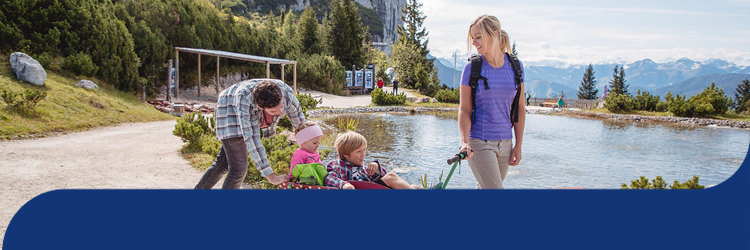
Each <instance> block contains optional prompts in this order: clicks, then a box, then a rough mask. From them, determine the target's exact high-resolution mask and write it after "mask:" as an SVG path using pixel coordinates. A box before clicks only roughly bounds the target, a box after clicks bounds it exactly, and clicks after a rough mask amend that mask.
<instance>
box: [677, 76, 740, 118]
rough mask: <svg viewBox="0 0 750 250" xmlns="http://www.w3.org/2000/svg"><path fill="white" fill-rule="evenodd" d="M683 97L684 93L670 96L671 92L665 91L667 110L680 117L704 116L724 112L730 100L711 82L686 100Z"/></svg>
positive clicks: (727, 108)
mask: <svg viewBox="0 0 750 250" xmlns="http://www.w3.org/2000/svg"><path fill="white" fill-rule="evenodd" d="M685 98H686V96H684V95H683V96H680V95H676V96H675V97H672V94H671V93H667V96H666V100H667V101H666V102H667V103H669V105H668V106H669V112H672V114H674V115H676V116H681V117H695V116H698V117H705V116H710V115H717V114H724V113H726V112H727V110H729V106H730V105H731V102H732V101H731V99H729V98H727V97H726V96H725V95H724V91H723V90H721V89H719V88H716V86H715V85H714V84H713V83H711V86H710V87H707V88H706V90H704V91H703V92H701V93H700V94H698V95H695V96H693V97H691V98H690V99H689V100H687V101H686V100H685Z"/></svg>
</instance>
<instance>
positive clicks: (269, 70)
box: [266, 62, 271, 78]
mask: <svg viewBox="0 0 750 250" xmlns="http://www.w3.org/2000/svg"><path fill="white" fill-rule="evenodd" d="M266 78H271V63H269V62H266Z"/></svg>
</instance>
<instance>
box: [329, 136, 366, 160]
mask: <svg viewBox="0 0 750 250" xmlns="http://www.w3.org/2000/svg"><path fill="white" fill-rule="evenodd" d="M333 146H334V147H335V148H336V151H337V152H338V153H339V157H340V158H344V155H348V154H350V153H351V152H353V151H354V150H357V149H358V148H361V147H362V146H367V139H365V137H364V136H362V135H360V134H359V133H357V132H354V131H346V132H345V133H341V134H339V135H338V136H336V141H335V142H334V143H333Z"/></svg>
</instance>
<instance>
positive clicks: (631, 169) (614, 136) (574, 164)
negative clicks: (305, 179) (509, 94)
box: [321, 112, 750, 189]
mask: <svg viewBox="0 0 750 250" xmlns="http://www.w3.org/2000/svg"><path fill="white" fill-rule="evenodd" d="M455 117H456V113H455V112H454V113H445V114H437V115H405V114H385V113H380V114H353V115H338V116H335V117H328V118H323V119H321V120H323V121H324V122H325V124H326V125H328V126H327V127H328V128H330V129H327V138H326V140H328V143H327V144H328V145H333V140H334V139H335V135H333V133H335V132H334V131H335V130H336V128H337V125H338V119H339V118H342V119H346V118H354V119H357V120H359V124H358V126H357V129H356V131H357V132H359V133H361V134H363V135H364V136H365V137H366V138H367V140H368V148H367V157H366V161H368V162H369V161H371V160H373V159H378V160H379V161H380V162H381V164H382V165H383V166H385V167H386V168H387V169H388V170H389V171H392V172H395V173H397V174H399V176H401V177H402V178H404V179H405V180H407V181H408V182H410V183H412V184H421V181H420V176H423V175H424V174H427V179H428V180H429V182H430V183H434V182H435V181H437V179H438V177H439V176H440V174H441V171H443V172H444V173H443V179H445V176H447V175H448V172H449V171H450V167H451V166H449V165H447V164H446V160H447V159H448V158H450V157H452V156H453V155H455V154H456V153H457V151H458V148H459V146H460V139H459V132H458V123H457V121H456V118H455ZM323 143H324V144H326V141H325V140H324V142H323ZM749 145H750V131H747V130H740V129H731V128H716V127H694V128H687V127H681V126H676V125H672V124H664V123H658V124H650V123H633V122H617V121H614V122H613V121H602V120H596V119H582V118H571V117H565V116H550V115H535V114H528V115H526V128H525V132H524V143H523V158H522V161H521V163H520V164H519V165H518V166H515V167H510V170H509V171H508V176H506V178H505V182H504V184H503V185H504V186H505V188H509V189H549V188H561V187H573V186H582V187H585V188H588V189H619V188H620V187H621V184H622V183H627V184H630V181H632V180H635V179H638V178H639V177H640V176H645V177H646V178H648V179H649V180H651V179H654V178H656V176H662V177H663V178H664V181H666V182H667V184H669V185H671V184H672V183H673V182H674V181H675V180H678V181H680V182H684V181H686V180H688V179H691V178H692V177H693V175H697V176H699V177H700V182H699V183H700V184H701V185H716V184H720V183H721V182H723V181H725V180H727V179H728V178H729V177H730V176H732V174H734V172H735V171H737V169H739V166H740V165H741V164H742V162H743V161H744V159H745V156H746V154H747V150H748V146H749ZM329 148H332V147H329ZM333 157H338V156H337V154H336V153H335V150H334V151H333V152H332V153H331V154H330V155H329V156H328V157H327V159H324V163H328V161H329V160H330V159H332V158H333ZM462 163H463V165H462V166H461V167H460V169H459V168H457V169H456V171H455V172H454V173H453V176H452V177H451V180H450V182H449V184H448V188H461V189H473V188H476V180H475V179H474V176H473V174H472V173H471V169H470V168H469V165H468V164H466V161H462ZM459 171H460V174H459Z"/></svg>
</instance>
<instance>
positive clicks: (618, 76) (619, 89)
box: [609, 65, 629, 95]
mask: <svg viewBox="0 0 750 250" xmlns="http://www.w3.org/2000/svg"><path fill="white" fill-rule="evenodd" d="M609 86H610V88H609V90H610V93H612V94H620V95H629V94H628V85H627V84H625V69H624V68H623V67H622V66H620V67H619V68H618V66H617V65H615V69H614V72H613V73H612V79H610V80H609Z"/></svg>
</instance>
